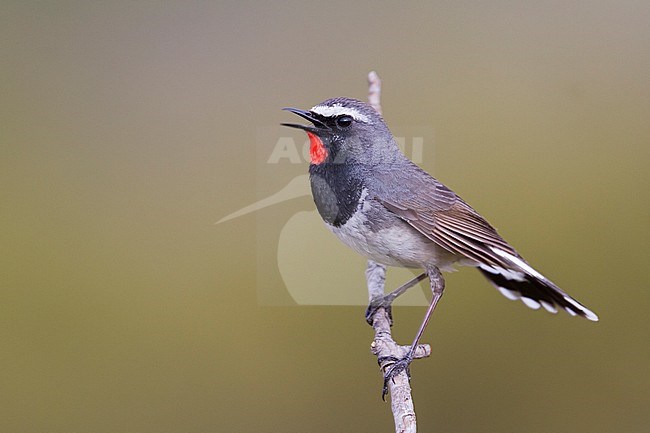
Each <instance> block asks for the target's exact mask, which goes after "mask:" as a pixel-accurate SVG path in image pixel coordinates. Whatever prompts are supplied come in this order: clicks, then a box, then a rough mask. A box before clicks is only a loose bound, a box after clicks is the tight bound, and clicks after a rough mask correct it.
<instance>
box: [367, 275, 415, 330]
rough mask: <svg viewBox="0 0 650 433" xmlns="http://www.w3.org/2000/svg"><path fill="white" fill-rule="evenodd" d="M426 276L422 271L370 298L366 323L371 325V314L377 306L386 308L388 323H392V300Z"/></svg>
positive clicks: (373, 313)
mask: <svg viewBox="0 0 650 433" xmlns="http://www.w3.org/2000/svg"><path fill="white" fill-rule="evenodd" d="M426 277H427V274H426V273H422V274H420V275H418V276H417V277H415V278H413V279H410V280H409V281H407V282H406V283H404V284H402V285H401V286H399V287H398V288H397V289H395V290H393V291H392V292H390V293H389V294H387V295H383V296H379V297H375V298H373V299H371V300H370V304H368V308H366V322H368V324H369V325H370V326H372V316H374V315H375V313H376V312H377V310H378V309H379V308H384V309H385V310H386V313H387V314H388V319H389V320H390V323H391V325H392V324H393V312H392V308H391V306H392V304H393V301H395V299H397V297H398V296H400V295H402V294H403V293H404V292H406V291H407V290H408V289H410V288H411V287H413V286H415V285H416V284H417V283H419V282H420V281H422V280H424V279H425V278H426Z"/></svg>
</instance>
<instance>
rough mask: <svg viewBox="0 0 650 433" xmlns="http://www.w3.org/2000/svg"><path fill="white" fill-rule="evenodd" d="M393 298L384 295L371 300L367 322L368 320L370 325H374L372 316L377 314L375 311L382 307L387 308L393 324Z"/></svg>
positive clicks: (389, 318)
mask: <svg viewBox="0 0 650 433" xmlns="http://www.w3.org/2000/svg"><path fill="white" fill-rule="evenodd" d="M393 299H394V298H392V297H389V296H382V297H381V298H375V299H373V300H372V301H370V304H368V308H366V322H368V325H370V326H372V318H373V317H374V316H375V313H377V310H379V309H380V308H383V309H384V310H386V314H388V322H389V323H390V325H391V326H393V308H392V306H391V304H392V303H393Z"/></svg>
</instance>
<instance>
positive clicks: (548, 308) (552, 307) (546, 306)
mask: <svg viewBox="0 0 650 433" xmlns="http://www.w3.org/2000/svg"><path fill="white" fill-rule="evenodd" d="M539 302H540V304H542V307H544V309H545V310H546V311H548V312H549V313H553V314H555V313H557V308H555V305H553V304H549V303H548V302H546V301H542V300H540V301H539Z"/></svg>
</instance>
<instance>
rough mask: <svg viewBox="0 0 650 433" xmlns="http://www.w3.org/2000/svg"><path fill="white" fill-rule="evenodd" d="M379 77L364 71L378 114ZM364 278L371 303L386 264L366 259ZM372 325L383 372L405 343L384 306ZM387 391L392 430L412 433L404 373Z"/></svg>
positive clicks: (420, 354) (380, 291)
mask: <svg viewBox="0 0 650 433" xmlns="http://www.w3.org/2000/svg"><path fill="white" fill-rule="evenodd" d="M380 100H381V80H380V79H379V76H378V75H377V73H376V72H374V71H372V72H370V73H369V74H368V102H369V103H370V105H372V106H373V107H374V108H375V110H377V111H378V112H379V114H381V104H380ZM366 281H367V284H368V297H369V300H370V302H371V303H373V301H377V300H380V299H382V298H383V297H384V285H385V282H386V267H385V266H384V265H381V264H379V263H375V262H373V261H372V260H368V267H367V268H366ZM372 327H373V329H374V330H375V338H374V340H373V342H372V344H371V345H370V350H371V351H372V353H373V354H374V355H376V356H377V360H378V361H379V366H380V369H381V371H382V373H384V374H385V373H386V369H387V368H389V367H390V366H391V365H392V364H393V362H394V360H395V359H401V358H404V357H405V356H406V354H407V352H408V350H409V348H410V347H409V346H400V345H398V344H397V343H395V341H394V340H393V337H392V334H391V330H390V327H391V321H390V317H389V316H388V312H387V311H386V309H385V308H378V309H377V310H376V311H375V313H374V315H373V317H372ZM429 355H431V347H430V346H429V345H428V344H420V345H418V346H417V348H416V350H415V356H414V358H416V359H417V358H424V357H427V356H429ZM388 391H389V392H390V402H391V409H392V411H393V419H394V420H395V431H396V432H397V433H415V432H416V431H417V424H416V419H415V409H414V408H413V398H412V396H411V385H410V383H409V377H408V373H407V372H406V371H401V372H400V373H398V374H397V375H395V376H394V377H393V379H392V380H389V381H388Z"/></svg>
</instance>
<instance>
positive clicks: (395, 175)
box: [376, 164, 520, 267]
mask: <svg viewBox="0 0 650 433" xmlns="http://www.w3.org/2000/svg"><path fill="white" fill-rule="evenodd" d="M379 177H380V178H382V179H381V184H382V185H392V186H393V190H392V191H390V190H388V189H384V190H380V191H377V194H376V199H377V200H378V201H379V202H380V203H382V204H383V205H384V206H385V207H386V208H387V209H388V210H390V211H391V212H393V213H394V214H396V215H397V216H399V217H400V218H402V219H403V220H404V221H406V222H408V223H409V224H410V225H411V226H412V227H414V228H415V229H416V230H418V231H419V232H420V233H422V234H423V235H424V236H426V237H427V238H429V239H431V240H432V241H434V242H435V243H437V244H438V245H440V246H441V247H443V248H445V249H446V250H448V251H449V252H451V253H454V254H457V255H460V256H464V257H466V258H468V259H471V260H474V261H476V262H477V264H480V263H485V264H489V265H497V266H500V267H506V266H508V263H507V262H504V260H503V257H502V256H501V255H499V254H497V253H495V252H494V250H493V249H492V248H496V249H499V250H501V251H505V252H507V253H509V254H512V255H514V256H516V257H520V256H519V255H518V254H517V252H516V251H515V250H514V248H512V247H511V246H510V245H508V243H507V242H506V241H505V240H503V238H501V236H499V234H498V233H497V232H496V230H495V229H494V228H493V227H492V226H491V225H490V224H489V223H488V222H487V221H486V220H485V219H484V218H483V217H482V216H481V215H479V214H478V212H476V211H475V210H474V209H472V207H471V206H469V205H468V204H467V203H465V202H464V201H463V200H462V199H461V198H460V197H459V196H458V195H456V193H454V192H453V191H452V190H450V189H449V188H447V187H446V186H445V185H443V184H442V183H440V182H439V181H437V180H436V179H434V178H433V177H431V176H430V175H429V174H428V173H426V172H425V171H423V170H422V169H420V168H419V167H417V166H416V165H415V164H413V165H409V166H407V169H406V170H391V171H387V172H383V173H380V175H379ZM491 247H492V248H491Z"/></svg>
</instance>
